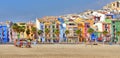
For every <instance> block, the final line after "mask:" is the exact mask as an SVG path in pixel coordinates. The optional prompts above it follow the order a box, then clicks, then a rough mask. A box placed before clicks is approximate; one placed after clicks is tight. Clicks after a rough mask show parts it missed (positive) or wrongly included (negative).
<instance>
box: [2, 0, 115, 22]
mask: <svg viewBox="0 0 120 58" xmlns="http://www.w3.org/2000/svg"><path fill="white" fill-rule="evenodd" d="M112 1H114V0H0V21H3V22H4V21H7V20H10V21H13V22H17V21H22V22H27V21H34V20H35V18H41V17H44V16H59V15H63V14H70V13H80V12H82V11H85V10H87V9H95V10H96V9H101V8H102V7H103V6H104V5H106V4H107V3H110V2H112Z"/></svg>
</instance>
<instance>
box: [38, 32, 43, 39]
mask: <svg viewBox="0 0 120 58" xmlns="http://www.w3.org/2000/svg"><path fill="white" fill-rule="evenodd" d="M42 33H43V31H42V30H38V35H39V38H40V36H41V35H42Z"/></svg>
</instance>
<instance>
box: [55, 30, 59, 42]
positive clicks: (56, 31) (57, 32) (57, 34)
mask: <svg viewBox="0 0 120 58" xmlns="http://www.w3.org/2000/svg"><path fill="white" fill-rule="evenodd" d="M54 33H55V34H56V36H57V42H58V41H59V34H60V30H59V29H55V32H54Z"/></svg>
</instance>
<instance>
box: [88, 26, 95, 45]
mask: <svg viewBox="0 0 120 58" xmlns="http://www.w3.org/2000/svg"><path fill="white" fill-rule="evenodd" d="M87 32H88V33H89V39H90V41H91V34H92V33H94V29H92V28H89V29H88V31H87ZM90 43H91V45H92V42H90Z"/></svg>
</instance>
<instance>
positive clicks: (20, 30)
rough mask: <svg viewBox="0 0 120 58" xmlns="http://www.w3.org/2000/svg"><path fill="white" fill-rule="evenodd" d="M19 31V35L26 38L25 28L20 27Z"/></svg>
mask: <svg viewBox="0 0 120 58" xmlns="http://www.w3.org/2000/svg"><path fill="white" fill-rule="evenodd" d="M18 29H19V33H22V35H23V37H24V32H25V26H18Z"/></svg>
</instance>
